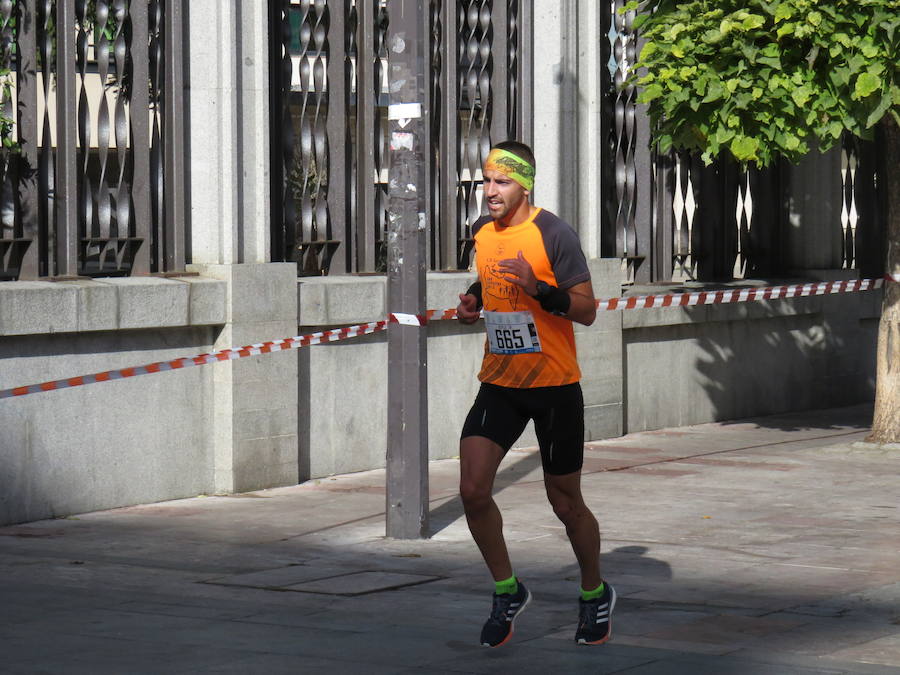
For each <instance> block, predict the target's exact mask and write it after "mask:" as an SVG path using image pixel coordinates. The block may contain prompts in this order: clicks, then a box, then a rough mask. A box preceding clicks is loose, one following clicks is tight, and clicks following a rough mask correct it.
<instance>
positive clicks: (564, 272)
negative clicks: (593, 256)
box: [472, 209, 591, 389]
mask: <svg viewBox="0 0 900 675" xmlns="http://www.w3.org/2000/svg"><path fill="white" fill-rule="evenodd" d="M472 233H473V236H474V238H475V260H476V263H477V266H478V279H479V280H480V281H481V286H482V288H481V294H482V300H483V302H484V309H485V311H488V312H524V311H529V312H531V314H532V317H533V319H534V325H535V327H536V328H537V334H538V338H539V340H540V347H541V351H539V352H533V353H524V354H493V353H491V351H490V345H489V343H488V341H487V340H486V341H485V347H484V360H483V361H482V364H481V372H480V373H479V374H478V379H479V380H481V381H482V382H487V383H490V384H496V385H499V386H501V387H512V388H516V389H526V388H531V387H555V386H560V385H564V384H572V383H574V382H578V381H579V380H580V379H581V371H580V370H579V368H578V361H577V359H576V355H575V333H574V331H573V329H572V322H571V321H570V320H569V319H566V318H564V317H559V316H554V315H553V314H550V313H549V312H546V311H544V310H543V309H541V305H540V303H539V302H538V301H537V300H535V299H534V298H532V297H531V296H530V295H528V294H527V293H525V291H524V290H523V289H522V288H520V287H519V286H516V285H515V284H513V283H510V282H509V281H506V279H504V278H503V275H502V274H501V273H500V270H499V262H500V261H501V260H504V259H506V258H515V257H516V256H517V255H518V253H519V251H521V252H522V255H523V256H525V259H526V260H527V261H528V262H529V263H530V264H531V267H532V268H533V269H534V274H535V276H536V277H537V278H538V280H540V281H545V282H547V283H548V284H551V285H553V286H557V287H559V288H562V289H568V288H571V287H572V286H575V285H576V284H579V283H582V282H584V281H589V280H590V278H591V274H590V271H589V270H588V266H587V261H586V260H585V258H584V253H583V252H582V250H581V243H580V242H579V240H578V235H577V234H576V233H575V231H574V230H573V229H572V228H571V227H570V226H569V225H568V224H567V223H565V222H564V221H563V220H561V219H560V218H558V217H557V216H555V215H553V214H552V213H550V212H549V211H544V210H543V209H538V210H537V211H536V212H535V213H534V214H533V215H532V216H531V217H530V218H529V219H528V220H526V221H525V222H524V223H520V224H518V225H514V226H513V227H501V226H499V225H498V224H497V223H496V222H495V221H494V220H493V219H491V218H490V216H483V217H482V218H479V219H478V220H477V221H476V222H475V225H474V226H473V227H472Z"/></svg>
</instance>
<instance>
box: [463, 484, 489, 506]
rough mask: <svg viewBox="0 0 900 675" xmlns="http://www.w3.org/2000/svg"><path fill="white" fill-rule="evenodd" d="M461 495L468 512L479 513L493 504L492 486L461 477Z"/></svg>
mask: <svg viewBox="0 0 900 675" xmlns="http://www.w3.org/2000/svg"><path fill="white" fill-rule="evenodd" d="M459 496H460V498H461V499H462V503H463V507H464V508H465V510H466V513H477V512H478V511H481V510H483V509H486V508H487V507H488V506H490V504H491V498H492V497H491V488H490V486H489V485H488V486H485V485H482V484H480V483H479V482H477V481H473V480H466V479H461V480H460V481H459Z"/></svg>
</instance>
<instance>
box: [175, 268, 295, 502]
mask: <svg viewBox="0 0 900 675" xmlns="http://www.w3.org/2000/svg"><path fill="white" fill-rule="evenodd" d="M188 269H189V270H190V271H194V272H199V273H200V274H202V275H203V276H205V277H211V278H213V279H221V280H223V281H226V282H227V289H228V290H227V293H226V323H225V326H224V327H223V328H222V330H221V331H220V333H219V335H218V336H217V337H216V342H215V345H214V349H215V350H216V351H219V350H222V349H227V348H229V347H242V346H245V345H252V344H257V343H260V342H267V341H270V340H275V339H279V338H284V337H291V336H293V335H295V334H296V333H297V268H296V265H294V263H269V264H248V265H190V266H189V267H188ZM212 368H213V371H214V372H213V396H214V400H213V409H214V421H213V434H214V437H213V448H214V462H213V465H214V468H215V486H216V491H217V492H220V493H227V492H246V491H248V490H256V489H260V488H264V487H272V486H276V485H294V484H296V483H297V481H298V471H299V460H298V452H297V419H298V418H297V407H298V404H297V392H298V385H297V368H298V365H297V350H290V351H283V352H276V353H271V354H263V355H260V356H251V357H247V358H242V359H236V360H234V361H224V362H222V363H217V364H215V365H213V366H212Z"/></svg>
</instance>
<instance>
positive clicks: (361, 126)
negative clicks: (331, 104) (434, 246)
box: [353, 0, 380, 272]
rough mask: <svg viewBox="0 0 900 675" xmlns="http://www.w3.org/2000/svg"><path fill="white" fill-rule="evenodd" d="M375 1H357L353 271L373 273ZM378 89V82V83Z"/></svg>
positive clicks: (376, 1)
mask: <svg viewBox="0 0 900 675" xmlns="http://www.w3.org/2000/svg"><path fill="white" fill-rule="evenodd" d="M377 3H378V0H357V6H356V11H357V16H358V21H357V26H356V28H357V39H356V49H357V52H356V237H355V238H356V246H355V248H356V256H355V258H356V259H355V264H354V265H353V269H354V270H355V271H360V272H362V271H364V272H373V271H375V178H374V176H375V152H374V147H373V143H374V139H375V94H374V91H375V86H376V85H375V44H374V39H375V35H374V31H375V16H376V14H377V7H376V5H377ZM379 86H380V83H379Z"/></svg>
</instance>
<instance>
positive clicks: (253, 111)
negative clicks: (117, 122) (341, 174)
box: [185, 0, 298, 492]
mask: <svg viewBox="0 0 900 675" xmlns="http://www.w3.org/2000/svg"><path fill="white" fill-rule="evenodd" d="M267 6H268V3H264V2H259V1H258V0H234V1H233V2H220V1H219V0H193V2H191V3H190V6H189V7H188V6H187V5H185V7H186V13H187V22H188V38H187V45H188V47H189V51H188V59H189V76H188V86H187V89H188V100H187V105H188V111H189V112H188V119H189V124H190V134H189V137H190V139H191V141H190V148H189V154H188V156H189V163H190V171H189V176H190V203H191V230H190V231H191V249H192V250H191V258H192V263H193V264H191V265H189V266H188V269H189V270H190V271H195V272H199V273H200V274H202V275H203V276H207V277H212V278H214V279H221V280H223V281H225V282H227V291H226V323H225V325H224V327H223V328H222V329H221V330H220V332H219V334H218V335H217V337H216V342H215V345H214V349H216V350H221V349H227V348H229V347H241V346H245V345H250V344H255V343H260V342H266V341H270V340H276V339H279V338H285V337H290V336H293V335H295V334H296V333H297V269H296V265H294V264H293V263H270V262H268V260H269V258H270V253H269V251H270V244H269V242H270V236H271V235H270V217H269V167H270V165H269V134H268V129H269V89H268V87H269V84H268V58H269V55H268V14H267V11H268V10H267ZM212 368H213V369H214V375H213V380H214V393H213V396H214V401H213V408H214V411H215V413H214V462H213V464H214V471H215V487H216V490H217V491H218V492H242V491H247V490H254V489H258V488H263V487H269V486H274V485H290V484H294V483H296V482H297V480H298V458H297V352H296V350H291V351H287V352H278V353H273V354H266V355H262V356H254V357H249V358H243V359H238V360H234V361H226V362H222V363H218V364H216V365H214V366H212Z"/></svg>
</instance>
